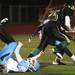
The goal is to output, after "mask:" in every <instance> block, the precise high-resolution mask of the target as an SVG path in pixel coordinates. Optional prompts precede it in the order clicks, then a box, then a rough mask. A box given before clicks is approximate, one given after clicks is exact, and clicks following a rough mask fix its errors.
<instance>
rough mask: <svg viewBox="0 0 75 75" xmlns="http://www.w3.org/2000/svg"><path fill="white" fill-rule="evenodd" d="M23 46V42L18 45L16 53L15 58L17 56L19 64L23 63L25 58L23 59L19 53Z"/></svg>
mask: <svg viewBox="0 0 75 75" xmlns="http://www.w3.org/2000/svg"><path fill="white" fill-rule="evenodd" d="M22 46H23V44H22V43H21V42H19V43H18V45H17V47H16V49H15V51H14V53H15V56H16V60H17V61H18V62H21V61H22V60H23V58H22V57H21V55H20V53H19V51H20V48H21V47H22Z"/></svg>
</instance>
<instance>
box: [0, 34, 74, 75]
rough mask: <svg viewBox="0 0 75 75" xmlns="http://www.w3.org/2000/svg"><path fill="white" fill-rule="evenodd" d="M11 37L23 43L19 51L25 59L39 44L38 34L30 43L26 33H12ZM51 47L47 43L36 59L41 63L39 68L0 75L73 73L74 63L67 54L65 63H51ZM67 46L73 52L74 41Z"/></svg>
mask: <svg viewBox="0 0 75 75" xmlns="http://www.w3.org/2000/svg"><path fill="white" fill-rule="evenodd" d="M13 37H14V38H15V39H16V40H17V41H21V42H22V43H23V44H24V45H23V47H22V48H21V51H20V53H21V55H22V57H23V58H25V59H26V58H27V56H28V54H29V53H30V52H31V51H32V50H34V49H35V48H36V47H37V45H38V44H39V38H38V36H35V38H33V40H32V42H31V43H28V35H14V36H13ZM0 46H1V47H2V46H3V43H2V42H1V43H0ZM51 48H52V46H50V45H49V46H48V47H47V48H46V50H45V52H44V54H43V55H42V56H41V57H40V58H39V59H38V60H39V61H40V63H41V68H40V70H39V71H37V72H34V73H31V72H26V73H0V75H10V74H11V75H13V74H14V75H75V63H74V62H73V61H72V60H71V59H70V58H69V57H68V56H67V55H64V59H63V61H64V62H65V63H66V64H67V65H52V61H53V60H54V58H55V56H54V55H53V54H52V51H51ZM69 48H70V49H71V51H72V52H73V53H75V43H74V42H73V41H71V44H70V45H69Z"/></svg>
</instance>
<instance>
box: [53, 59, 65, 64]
mask: <svg viewBox="0 0 75 75" xmlns="http://www.w3.org/2000/svg"><path fill="white" fill-rule="evenodd" d="M52 64H53V65H66V64H65V63H64V62H62V61H61V60H60V59H57V60H56V61H53V63H52Z"/></svg>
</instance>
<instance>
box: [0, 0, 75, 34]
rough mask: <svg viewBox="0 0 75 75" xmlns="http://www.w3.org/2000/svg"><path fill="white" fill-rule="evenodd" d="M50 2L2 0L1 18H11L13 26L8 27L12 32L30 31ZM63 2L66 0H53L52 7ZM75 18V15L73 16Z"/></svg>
mask: <svg viewBox="0 0 75 75" xmlns="http://www.w3.org/2000/svg"><path fill="white" fill-rule="evenodd" d="M49 2H50V0H0V19H2V18H4V17H8V18H9V25H10V26H12V27H11V28H8V29H9V31H11V32H12V33H16V31H17V30H21V31H20V32H21V33H22V32H26V33H27V32H28V33H29V32H31V31H32V30H33V28H35V27H32V25H34V26H37V25H38V20H39V18H40V17H41V15H43V13H44V11H45V9H46V7H47V6H48V4H49ZM63 4H64V0H60V1H59V0H52V1H51V6H50V8H52V7H61V6H62V5H63ZM73 15H75V13H74V14H73ZM74 20H75V17H73V21H74ZM73 24H74V23H73ZM13 26H15V27H13ZM16 26H18V27H16ZM30 26H31V27H30ZM27 27H28V28H27ZM13 28H14V29H13ZM15 28H16V29H15ZM26 29H27V30H26ZM30 29H32V30H30ZM25 30H26V31H25ZM20 32H19V33H20Z"/></svg>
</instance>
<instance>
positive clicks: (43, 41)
mask: <svg viewBox="0 0 75 75" xmlns="http://www.w3.org/2000/svg"><path fill="white" fill-rule="evenodd" d="M47 45H48V37H47V36H45V35H42V39H41V41H40V44H39V46H38V47H37V48H36V49H35V50H34V51H32V52H31V53H30V54H29V56H28V58H32V57H35V56H37V55H38V54H39V55H38V56H37V58H38V57H39V56H40V55H41V54H42V52H43V50H45V48H46V46H47Z"/></svg>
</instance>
